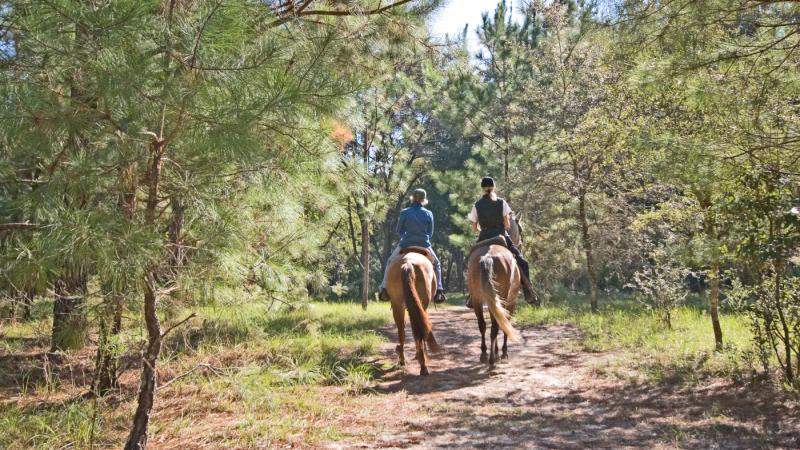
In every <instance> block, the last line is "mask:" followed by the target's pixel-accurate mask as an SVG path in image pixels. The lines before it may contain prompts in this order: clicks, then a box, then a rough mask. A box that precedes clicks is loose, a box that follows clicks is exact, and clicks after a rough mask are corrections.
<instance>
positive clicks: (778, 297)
mask: <svg viewBox="0 0 800 450" xmlns="http://www.w3.org/2000/svg"><path fill="white" fill-rule="evenodd" d="M773 264H774V266H775V267H774V269H775V291H774V292H775V293H774V302H775V308H776V309H777V310H778V318H779V319H780V320H781V332H782V334H781V343H782V344H783V349H784V367H783V371H784V374H785V375H786V381H788V382H789V383H794V368H793V367H792V335H791V332H790V330H789V325H788V324H787V322H786V315H785V314H784V313H783V298H782V295H783V294H782V292H781V279H782V276H783V260H782V259H780V258H777V259H776V260H775V262H774V263H773ZM779 359H780V358H779Z"/></svg>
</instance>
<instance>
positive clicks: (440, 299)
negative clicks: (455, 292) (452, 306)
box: [433, 289, 447, 303]
mask: <svg viewBox="0 0 800 450" xmlns="http://www.w3.org/2000/svg"><path fill="white" fill-rule="evenodd" d="M445 301H447V297H445V295H444V289H437V290H436V295H434V296H433V303H444V302H445Z"/></svg>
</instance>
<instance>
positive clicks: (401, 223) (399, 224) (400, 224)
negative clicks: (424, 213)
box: [397, 213, 406, 237]
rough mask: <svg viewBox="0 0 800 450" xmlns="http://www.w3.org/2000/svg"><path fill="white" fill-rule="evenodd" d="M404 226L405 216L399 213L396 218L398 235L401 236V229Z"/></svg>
mask: <svg viewBox="0 0 800 450" xmlns="http://www.w3.org/2000/svg"><path fill="white" fill-rule="evenodd" d="M405 226H406V216H405V214H403V213H400V217H398V218H397V234H398V235H399V236H400V237H403V229H404V228H405Z"/></svg>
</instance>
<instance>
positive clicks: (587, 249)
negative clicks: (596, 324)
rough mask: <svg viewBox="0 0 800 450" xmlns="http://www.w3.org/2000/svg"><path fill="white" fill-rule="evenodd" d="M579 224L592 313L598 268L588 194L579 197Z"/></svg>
mask: <svg viewBox="0 0 800 450" xmlns="http://www.w3.org/2000/svg"><path fill="white" fill-rule="evenodd" d="M578 222H579V223H580V226H581V240H582V243H583V251H584V253H585V254H586V271H587V272H588V274H589V290H590V295H591V299H590V304H591V307H592V312H597V268H596V267H595V263H594V248H593V247H592V240H591V236H590V235H589V221H588V219H587V218H586V192H583V191H581V193H580V195H579V196H578Z"/></svg>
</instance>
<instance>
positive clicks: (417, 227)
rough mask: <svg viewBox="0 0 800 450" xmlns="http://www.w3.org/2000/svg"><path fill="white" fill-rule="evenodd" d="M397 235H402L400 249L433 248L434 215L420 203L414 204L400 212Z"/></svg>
mask: <svg viewBox="0 0 800 450" xmlns="http://www.w3.org/2000/svg"><path fill="white" fill-rule="evenodd" d="M397 234H399V235H400V248H406V247H425V248H431V236H433V213H432V212H430V211H429V210H427V209H425V208H423V207H422V205H420V204H419V203H412V204H411V206H409V207H408V208H406V209H404V210H402V211H400V219H399V220H398V221H397Z"/></svg>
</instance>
